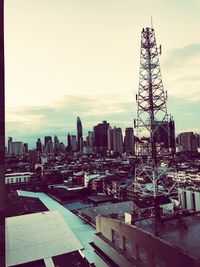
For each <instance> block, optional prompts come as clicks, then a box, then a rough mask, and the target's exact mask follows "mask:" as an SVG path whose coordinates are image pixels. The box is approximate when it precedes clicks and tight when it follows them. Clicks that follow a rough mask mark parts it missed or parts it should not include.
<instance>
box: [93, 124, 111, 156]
mask: <svg viewBox="0 0 200 267" xmlns="http://www.w3.org/2000/svg"><path fill="white" fill-rule="evenodd" d="M108 128H109V123H108V122H107V121H103V122H102V123H99V124H98V125H96V126H94V144H95V150H96V152H97V153H99V152H100V153H101V152H106V150H107V149H108Z"/></svg>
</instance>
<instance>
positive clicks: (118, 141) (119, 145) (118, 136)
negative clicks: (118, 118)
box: [113, 127, 123, 153]
mask: <svg viewBox="0 0 200 267" xmlns="http://www.w3.org/2000/svg"><path fill="white" fill-rule="evenodd" d="M113 151H114V152H115V153H122V152H123V137H122V129H121V128H116V127H114V128H113Z"/></svg>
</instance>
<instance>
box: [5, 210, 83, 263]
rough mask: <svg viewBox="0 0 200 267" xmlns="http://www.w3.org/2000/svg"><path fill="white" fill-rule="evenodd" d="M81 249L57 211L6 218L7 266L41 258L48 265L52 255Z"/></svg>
mask: <svg viewBox="0 0 200 267" xmlns="http://www.w3.org/2000/svg"><path fill="white" fill-rule="evenodd" d="M49 233H51V234H49ZM82 248H83V246H82V245H81V243H80V242H79V240H78V239H77V238H76V236H75V235H74V234H73V232H72V230H71V229H70V227H69V226H68V225H67V224H66V222H65V221H64V219H63V217H62V216H61V215H60V213H59V212H58V211H47V212H42V213H35V214H29V215H22V216H17V217H10V218H6V266H8V267H9V266H15V265H18V264H23V263H27V262H33V261H37V260H41V259H44V261H45V263H46V262H49V263H50V262H52V257H53V256H57V255H62V254H65V253H69V252H73V251H77V250H80V249H82ZM49 263H48V264H46V266H50V265H49ZM51 266H53V265H51Z"/></svg>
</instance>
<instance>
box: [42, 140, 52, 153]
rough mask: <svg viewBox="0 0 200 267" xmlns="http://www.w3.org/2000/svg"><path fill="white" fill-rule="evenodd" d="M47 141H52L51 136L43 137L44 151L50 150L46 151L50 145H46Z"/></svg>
mask: <svg viewBox="0 0 200 267" xmlns="http://www.w3.org/2000/svg"><path fill="white" fill-rule="evenodd" d="M49 142H52V137H51V136H45V137H44V152H45V153H50V152H47V151H49V148H50V145H48V144H49ZM47 145H48V146H47Z"/></svg>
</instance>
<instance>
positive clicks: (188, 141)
mask: <svg viewBox="0 0 200 267" xmlns="http://www.w3.org/2000/svg"><path fill="white" fill-rule="evenodd" d="M177 141H178V146H179V151H180V152H187V153H188V152H197V139H196V136H195V134H194V133H193V132H184V133H180V134H179V135H178V137H177Z"/></svg>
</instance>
